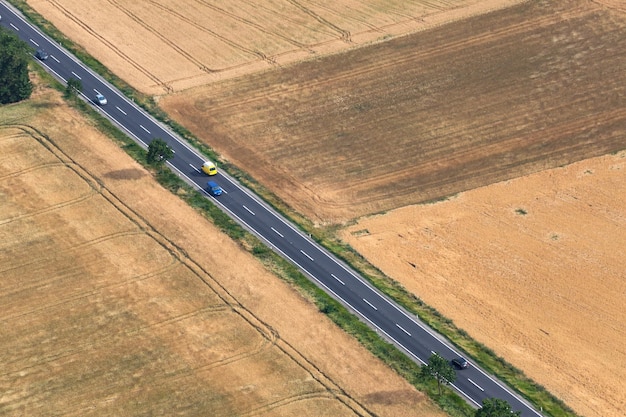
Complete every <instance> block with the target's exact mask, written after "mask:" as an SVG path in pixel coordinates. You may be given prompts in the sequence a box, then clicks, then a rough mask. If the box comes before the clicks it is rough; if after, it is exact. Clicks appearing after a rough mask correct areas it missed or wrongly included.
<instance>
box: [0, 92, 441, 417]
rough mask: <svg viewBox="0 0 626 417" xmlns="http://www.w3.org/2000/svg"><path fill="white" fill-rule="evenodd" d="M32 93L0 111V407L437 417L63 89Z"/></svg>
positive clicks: (102, 412) (83, 412) (51, 411)
mask: <svg viewBox="0 0 626 417" xmlns="http://www.w3.org/2000/svg"><path fill="white" fill-rule="evenodd" d="M35 95H36V96H37V97H36V98H34V99H32V100H30V101H28V102H25V103H21V104H16V105H11V106H4V107H0V120H2V123H1V124H0V155H1V156H0V277H1V279H0V303H1V304H2V306H3V308H2V315H1V318H0V320H2V323H3V324H2V326H0V329H1V330H0V362H1V363H2V364H3V368H2V372H1V373H0V414H3V415H28V416H34V415H69V416H71V415H76V416H90V415H94V416H96V415H99V416H123V415H124V416H130V415H166V416H171V415H189V416H191V415H198V416H208V415H211V416H234V415H247V416H293V415H298V416H322V415H325V416H370V415H380V416H406V415H414V416H432V417H435V416H442V417H443V415H444V414H443V413H442V412H441V411H440V410H439V409H438V408H436V407H435V406H433V405H432V404H431V403H430V401H429V400H428V399H426V398H425V397H424V396H423V394H421V393H420V392H417V391H416V390H415V389H413V388H412V387H411V386H410V385H408V383H407V382H406V381H404V380H403V379H401V378H400V377H398V376H397V375H396V374H395V373H393V372H392V371H391V370H390V369H388V368H387V367H386V366H385V365H383V364H382V363H381V362H379V361H378V360H376V359H375V358H373V357H372V356H371V355H370V354H369V353H368V352H367V351H365V350H364V349H363V348H361V347H360V346H359V345H358V344H357V343H356V342H355V341H354V340H353V339H352V338H350V337H349V336H347V335H346V334H345V333H343V332H342V331H340V330H339V329H338V328H336V327H335V326H334V325H333V324H331V323H330V322H329V321H328V320H327V319H326V317H325V316H323V315H322V314H320V313H319V312H318V311H317V310H316V308H315V307H314V306H313V305H312V304H311V303H309V302H308V301H306V300H304V299H302V297H301V296H300V295H299V294H298V293H297V292H296V291H294V290H293V289H292V288H290V287H289V286H287V285H286V284H284V283H283V282H282V281H280V280H279V279H277V278H276V277H275V276H273V275H271V274H270V273H269V272H268V271H267V270H265V269H264V268H263V267H262V266H261V265H260V264H259V263H258V262H257V261H256V260H255V259H254V258H252V257H251V256H250V255H249V254H248V253H246V252H244V251H243V250H242V249H241V248H239V247H238V246H237V245H236V244H235V243H234V242H232V241H231V240H230V239H229V238H228V237H227V236H225V235H223V234H222V233H220V232H219V231H218V230H217V229H216V228H215V227H214V226H212V225H211V224H210V223H208V222H207V221H206V219H204V218H203V217H202V216H201V215H199V214H198V213H196V212H195V211H194V210H192V209H191V208H189V207H188V206H186V205H185V204H184V203H183V202H181V201H180V200H179V199H178V198H176V197H175V196H173V195H171V194H170V193H169V192H167V191H165V190H164V189H162V188H161V187H160V186H159V185H158V184H156V183H155V182H154V181H153V180H152V177H151V176H150V175H149V174H148V172H147V171H145V170H144V169H143V168H142V167H141V166H140V165H138V164H137V163H135V162H134V161H133V160H131V159H130V158H129V157H128V156H127V155H126V154H125V153H124V152H123V151H121V150H120V149H119V147H118V145H116V144H114V143H113V142H111V141H110V140H109V139H108V138H106V137H104V136H102V135H101V134H99V133H98V132H97V131H95V130H94V128H92V127H91V126H90V125H89V123H88V122H86V121H85V120H83V119H81V118H80V117H79V116H78V115H77V114H76V113H75V111H73V110H71V109H70V108H68V107H67V106H66V105H65V104H64V103H63V102H62V100H61V99H60V97H59V95H58V93H56V92H53V91H52V90H48V89H45V88H42V87H38V88H37V91H36V93H35ZM276 300H280V303H277V302H276Z"/></svg>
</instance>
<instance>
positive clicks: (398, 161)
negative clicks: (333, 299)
mask: <svg viewBox="0 0 626 417" xmlns="http://www.w3.org/2000/svg"><path fill="white" fill-rule="evenodd" d="M625 32H626V14H623V13H620V12H617V11H615V10H614V9H609V8H607V7H603V6H601V5H598V4H596V3H592V2H588V1H582V0H569V1H560V2H529V3H524V4H521V5H518V6H515V7H511V8H509V9H506V10H500V11H495V12H493V13H490V14H487V15H484V16H479V17H474V18H470V19H467V20H463V21H459V22H457V23H455V24H452V25H447V26H442V27H440V28H436V29H433V30H429V31H426V32H420V33H418V34H415V35H412V36H407V37H403V38H398V39H394V40H391V41H389V42H385V43H380V44H377V45H373V46H371V47H368V48H361V49H356V50H352V51H349V52H347V53H344V54H342V55H337V56H332V57H328V58H326V59H320V60H317V61H313V62H307V63H302V64H299V65H295V66H291V67H289V68H285V69H283V70H277V71H272V72H266V73H263V74H258V75H252V76H249V77H245V78H239V79H234V80H230V81H227V82H222V83H219V84H214V85H210V86H207V87H206V88H198V89H194V90H192V91H188V92H185V93H181V94H174V95H172V96H169V97H167V98H165V99H164V100H163V101H162V105H163V107H164V108H165V109H166V110H167V111H168V112H169V113H170V114H171V115H173V116H174V117H175V118H176V119H177V120H178V121H180V122H181V123H182V124H183V125H185V126H186V127H188V128H190V129H191V130H192V131H193V132H194V133H196V134H197V135H199V136H200V137H201V138H203V139H204V140H205V141H206V142H207V143H210V144H211V145H212V146H213V147H214V148H216V149H217V150H218V151H219V152H220V153H221V154H222V155H224V156H225V157H226V158H227V159H229V160H231V161H232V162H234V163H235V164H237V165H239V166H241V167H243V168H244V169H245V170H247V171H248V172H250V173H252V175H253V176H254V177H255V178H257V179H258V180H260V182H262V183H263V184H265V185H267V186H268V187H269V188H270V189H271V190H272V191H274V192H275V193H276V194H278V195H279V196H280V197H281V198H283V199H284V200H286V201H288V202H289V203H290V204H292V205H293V206H294V207H295V208H296V209H297V210H299V211H301V212H304V213H305V214H307V215H308V216H310V217H312V218H314V219H317V220H319V221H320V222H341V221H345V220H347V219H350V218H353V217H358V216H360V215H364V214H368V213H372V212H378V211H384V210H389V209H392V208H395V207H399V206H403V205H406V204H408V203H416V202H420V201H428V200H433V199H438V198H440V197H443V196H447V195H452V194H455V193H457V192H459V191H463V190H467V189H472V188H475V187H478V186H481V185H484V184H490V183H493V182H497V181H501V180H505V179H508V178H514V177H517V176H521V175H526V174H529V173H532V172H536V171H540V170H542V169H546V168H550V167H555V166H560V165H564V164H567V163H571V162H574V161H577V160H581V159H585V158H588V157H593V156H598V155H602V154H605V153H607V152H611V151H615V150H618V149H623V148H624V147H625V139H624V133H625V132H626V106H624V97H625V96H626V71H625V70H624V69H625V68H626V36H624V33H625Z"/></svg>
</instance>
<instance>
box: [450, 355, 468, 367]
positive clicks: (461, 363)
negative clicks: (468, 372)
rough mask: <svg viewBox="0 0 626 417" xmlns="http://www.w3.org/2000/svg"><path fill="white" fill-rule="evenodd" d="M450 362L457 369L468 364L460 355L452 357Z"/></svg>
mask: <svg viewBox="0 0 626 417" xmlns="http://www.w3.org/2000/svg"><path fill="white" fill-rule="evenodd" d="M451 362H452V365H453V366H454V367H455V368H457V369H465V368H467V367H468V366H469V362H467V360H465V358H462V357H458V358H454V359H452V361H451Z"/></svg>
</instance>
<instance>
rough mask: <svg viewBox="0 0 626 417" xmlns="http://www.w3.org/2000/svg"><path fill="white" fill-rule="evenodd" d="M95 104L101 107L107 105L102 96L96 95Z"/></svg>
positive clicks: (105, 99)
mask: <svg viewBox="0 0 626 417" xmlns="http://www.w3.org/2000/svg"><path fill="white" fill-rule="evenodd" d="M96 103H98V104H99V105H101V106H104V105H105V104H107V98H106V97H105V96H103V95H102V94H100V93H98V94H96Z"/></svg>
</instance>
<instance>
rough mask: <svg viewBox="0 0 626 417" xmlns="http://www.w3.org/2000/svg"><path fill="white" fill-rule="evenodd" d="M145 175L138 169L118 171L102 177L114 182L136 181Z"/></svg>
mask: <svg viewBox="0 0 626 417" xmlns="http://www.w3.org/2000/svg"><path fill="white" fill-rule="evenodd" d="M146 175H147V174H146V173H145V172H144V171H142V170H140V169H134V168H131V169H120V170H117V171H109V172H107V173H106V174H104V176H105V177H106V178H111V179H114V180H138V179H140V178H143V177H145V176H146Z"/></svg>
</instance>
